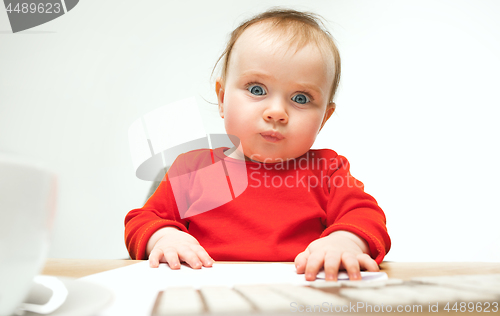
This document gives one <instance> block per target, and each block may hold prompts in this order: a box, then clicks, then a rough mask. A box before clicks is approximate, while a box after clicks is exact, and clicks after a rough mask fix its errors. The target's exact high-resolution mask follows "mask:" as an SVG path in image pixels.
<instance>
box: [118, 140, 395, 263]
mask: <svg viewBox="0 0 500 316" xmlns="http://www.w3.org/2000/svg"><path fill="white" fill-rule="evenodd" d="M223 150H224V148H217V149H215V150H214V151H213V152H212V151H210V150H208V149H202V150H196V151H192V152H189V153H186V154H184V155H181V156H179V158H178V159H177V160H176V162H174V164H173V165H172V167H171V168H170V170H169V172H168V176H167V177H166V178H165V179H164V180H165V181H162V182H161V184H160V186H159V187H158V189H157V190H156V192H155V193H154V194H153V195H152V196H151V198H150V199H149V200H148V201H147V202H146V204H145V205H144V207H142V208H140V209H135V210H132V211H130V212H129V213H128V214H127V216H126V218H125V241H126V245H127V249H128V250H129V253H130V256H131V257H132V258H133V259H147V257H146V245H147V242H148V240H149V238H150V237H151V235H152V234H153V233H154V232H155V231H156V230H158V229H160V228H162V227H165V226H175V227H177V228H179V229H181V230H183V231H186V232H188V233H190V234H191V235H193V236H194V237H195V238H196V239H197V240H198V241H199V242H200V244H201V245H202V246H203V247H204V248H205V249H206V250H207V252H208V253H209V254H210V256H211V257H212V258H213V259H215V260H226V261H293V260H294V258H295V256H296V255H297V254H298V253H300V252H302V251H304V249H305V248H306V247H307V246H308V245H309V243H311V242H312V241H314V240H315V239H317V238H319V237H323V236H326V235H328V234H330V233H331V232H333V231H336V230H347V231H350V232H352V233H355V234H357V235H358V236H360V237H361V238H363V239H365V240H366V241H367V243H368V244H369V247H370V252H371V256H372V257H373V258H374V259H375V260H376V261H377V263H380V262H381V261H382V260H383V258H384V256H385V254H386V253H387V252H388V251H389V249H390V238H389V235H388V234H387V229H386V226H385V215H384V213H383V211H382V210H381V209H380V207H379V206H378V205H377V203H376V201H375V199H374V198H373V197H372V196H370V195H369V194H367V193H365V192H364V190H363V185H362V183H361V182H359V181H357V180H356V179H355V178H353V177H352V176H351V175H350V172H349V163H348V161H347V159H345V158H344V157H342V156H338V155H337V154H336V153H335V152H334V151H332V150H327V149H322V150H310V151H309V152H308V153H306V154H304V155H303V156H301V157H299V158H296V159H294V160H292V161H288V162H284V163H276V164H262V163H256V162H246V163H244V167H243V171H242V170H241V168H240V167H241V164H242V162H241V161H236V160H234V159H232V158H228V157H226V156H225V155H224V153H223Z"/></svg>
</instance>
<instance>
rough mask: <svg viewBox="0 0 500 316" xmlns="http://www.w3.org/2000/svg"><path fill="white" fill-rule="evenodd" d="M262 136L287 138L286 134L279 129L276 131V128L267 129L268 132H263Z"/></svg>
mask: <svg viewBox="0 0 500 316" xmlns="http://www.w3.org/2000/svg"><path fill="white" fill-rule="evenodd" d="M260 134H261V135H262V136H270V137H274V138H277V139H279V140H281V139H283V138H285V136H283V135H281V133H280V132H278V131H274V130H270V131H266V132H262V133H260Z"/></svg>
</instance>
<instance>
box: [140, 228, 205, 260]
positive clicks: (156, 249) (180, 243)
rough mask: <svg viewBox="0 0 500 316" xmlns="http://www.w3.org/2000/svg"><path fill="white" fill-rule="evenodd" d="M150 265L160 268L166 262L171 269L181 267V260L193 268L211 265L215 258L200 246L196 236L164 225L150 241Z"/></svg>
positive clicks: (148, 248) (148, 246) (148, 247)
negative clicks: (161, 263)
mask: <svg viewBox="0 0 500 316" xmlns="http://www.w3.org/2000/svg"><path fill="white" fill-rule="evenodd" d="M147 252H148V253H149V266H150V267H151V268H158V265H159V264H160V262H166V263H167V264H168V265H169V266H170V268H171V269H180V268H181V265H180V260H182V261H184V262H186V263H187V264H189V265H190V266H191V268H193V269H201V267H202V266H205V267H211V266H212V264H213V262H214V260H213V259H212V258H210V256H209V255H208V253H207V252H206V251H205V249H203V247H202V246H200V243H199V242H198V240H196V238H194V237H193V236H191V235H190V234H188V233H185V232H183V231H180V230H178V229H177V228H175V227H164V228H161V229H159V230H158V231H156V232H155V233H154V234H153V236H151V238H150V239H149V241H148V245H147Z"/></svg>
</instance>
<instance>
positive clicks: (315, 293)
mask: <svg viewBox="0 0 500 316" xmlns="http://www.w3.org/2000/svg"><path fill="white" fill-rule="evenodd" d="M270 287H271V288H272V289H273V290H274V291H276V292H278V293H280V294H282V295H284V296H285V297H287V298H288V299H290V300H291V301H290V302H296V303H300V304H303V305H321V304H323V303H324V302H328V303H329V304H330V303H331V304H333V305H343V304H346V303H348V301H346V300H345V299H343V298H341V297H339V296H337V295H334V294H330V293H326V292H323V291H320V290H315V289H313V288H310V287H305V286H299V285H291V284H279V285H270Z"/></svg>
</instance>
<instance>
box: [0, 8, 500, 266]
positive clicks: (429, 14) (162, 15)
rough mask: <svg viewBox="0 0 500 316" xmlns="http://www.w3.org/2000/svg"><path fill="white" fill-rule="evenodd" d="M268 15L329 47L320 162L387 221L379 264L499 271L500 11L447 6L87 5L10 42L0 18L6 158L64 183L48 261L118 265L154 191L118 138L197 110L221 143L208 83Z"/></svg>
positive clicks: (0, 146) (0, 136)
mask: <svg viewBox="0 0 500 316" xmlns="http://www.w3.org/2000/svg"><path fill="white" fill-rule="evenodd" d="M274 5H286V6H287V7H290V8H295V9H300V10H310V11H313V12H316V13H319V14H321V15H322V16H323V17H325V18H326V20H327V21H328V24H327V26H328V28H329V29H330V31H331V33H332V34H333V36H334V37H335V39H336V41H337V43H338V47H339V49H340V53H341V57H342V78H341V85H340V90H339V92H338V95H337V97H336V103H337V111H336V114H334V116H333V117H332V119H331V120H330V121H329V122H328V124H327V125H326V126H325V128H324V129H323V131H322V132H321V133H320V135H319V137H318V139H317V142H316V144H315V146H314V148H332V149H334V150H335V151H337V152H338V153H339V154H342V155H344V156H346V157H347V158H348V159H349V160H350V162H351V165H352V174H353V175H354V176H355V177H356V178H358V179H360V180H361V181H363V182H364V183H365V189H366V191H367V192H368V193H370V194H372V195H373V196H374V197H375V198H376V199H377V200H378V202H379V204H380V205H381V206H382V208H383V209H384V210H385V212H386V216H387V226H388V229H389V233H390V235H391V237H392V241H393V245H392V249H391V252H390V253H389V255H388V256H387V257H386V259H387V260H393V261H499V260H500V252H499V251H498V241H499V240H500V232H499V230H498V226H499V223H498V221H499V218H500V216H499V215H498V214H499V212H500V207H499V203H498V195H499V194H498V192H499V189H500V185H499V184H498V179H499V176H500V168H499V166H498V161H499V158H500V154H499V150H498V136H499V135H500V133H499V132H500V127H499V124H498V123H497V120H498V116H499V114H500V110H499V107H500V101H499V99H500V98H499V92H498V90H499V86H500V76H499V74H500V20H499V19H498V17H499V16H500V2H498V1H451V0H450V1H436V0H432V1H422V0H419V1H357V0H354V1H353V0H345V1H309V0H308V1H239V2H238V1H217V0H214V1H167V0H154V1H130V0H120V1H118V0H110V1H97V0H85V1H80V3H79V4H78V5H77V6H76V7H75V8H74V9H73V10H71V11H70V12H68V13H67V14H65V15H64V16H62V17H60V18H58V19H56V20H53V21H51V22H48V23H46V24H43V25H41V26H38V27H35V28H33V29H30V30H27V31H24V32H21V33H17V34H12V32H11V30H10V24H9V22H8V18H7V14H6V12H5V10H4V9H3V7H2V8H0V151H2V152H14V153H21V154H24V155H27V156H31V157H34V158H36V159H37V160H39V161H43V162H44V163H45V164H46V165H48V166H49V167H50V168H51V169H52V170H54V171H56V172H57V174H58V175H59V185H60V194H59V200H58V215H57V220H56V222H55V227H54V231H53V235H52V248H51V251H50V254H49V255H50V257H54V258H114V259H117V258H126V257H128V254H127V251H126V249H125V246H124V241H123V231H124V225H123V221H124V218H125V215H126V214H127V212H128V211H129V210H131V209H133V208H137V207H140V206H142V204H143V202H144V199H145V197H146V193H147V191H148V189H149V186H150V183H149V182H145V181H141V180H139V179H137V178H136V177H135V170H134V168H133V165H132V161H131V158H130V153H129V148H128V139H127V138H128V135H127V133H128V127H129V126H130V125H131V124H132V122H133V121H135V120H136V119H138V118H139V117H140V116H142V115H144V114H146V113H148V112H149V111H151V110H153V109H156V108H158V107H160V106H162V105H165V104H168V103H171V102H174V101H177V100H181V99H184V98H187V97H190V96H195V97H196V98H197V101H198V104H199V107H200V111H201V113H202V116H203V120H204V126H205V130H206V131H207V133H219V132H223V131H224V130H223V123H222V119H220V118H219V117H218V115H217V112H216V107H215V105H212V104H210V103H208V102H207V101H209V102H213V103H215V101H216V96H215V93H214V83H213V81H211V80H210V73H211V70H212V67H213V65H214V63H215V61H216V60H217V58H218V57H219V55H220V53H221V52H222V51H223V48H224V44H225V42H226V40H227V39H228V35H229V33H230V32H231V31H232V30H233V29H234V28H235V27H236V26H237V25H238V24H239V23H240V22H241V21H242V20H244V19H246V18H248V17H250V16H252V15H253V14H255V13H259V12H261V11H263V10H265V9H267V8H268V7H270V6H274ZM26 198H29V197H26ZM2 211H4V210H2Z"/></svg>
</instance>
